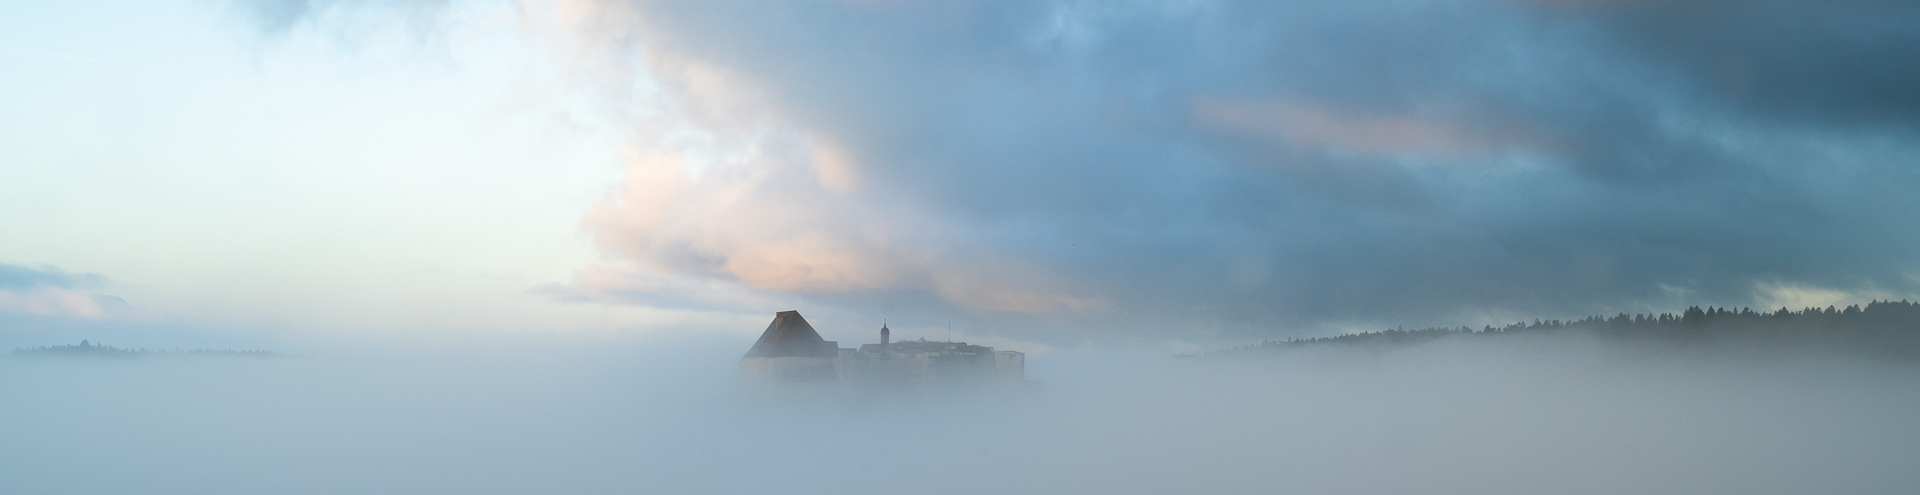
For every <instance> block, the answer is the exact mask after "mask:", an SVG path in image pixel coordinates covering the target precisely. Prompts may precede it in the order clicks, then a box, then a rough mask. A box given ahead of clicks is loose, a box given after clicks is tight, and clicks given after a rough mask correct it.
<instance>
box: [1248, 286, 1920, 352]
mask: <svg viewBox="0 0 1920 495" xmlns="http://www.w3.org/2000/svg"><path fill="white" fill-rule="evenodd" d="M1567 331H1585V332H1592V333H1593V334H1595V335H1598V336H1600V337H1603V338H1609V339H1619V340H1630V341H1640V342H1667V343H1707V342H1715V343H1745V344H1755V345H1769V344H1780V345H1793V346H1799V345H1827V346H1838V347H1845V348H1851V349H1853V350H1859V351H1864V352H1867V353H1871V354H1882V355H1890V356H1898V357H1920V302H1907V301H1905V300H1902V301H1874V302H1870V303H1867V305H1866V306H1864V307H1862V306H1859V305H1853V306H1847V307H1846V308H1834V307H1832V306H1828V307H1826V308H1825V309H1821V308H1804V309H1801V310H1799V311H1793V310H1789V309H1787V308H1780V309H1778V310H1775V311H1754V310H1753V309H1751V308H1741V309H1738V310H1735V309H1732V308H1719V307H1707V308H1701V307H1698V306H1696V307H1690V308H1687V310H1686V311H1683V312H1681V313H1679V314H1673V313H1660V314H1657V315H1656V314H1634V315H1628V314H1626V313H1621V314H1618V315H1614V316H1611V317H1603V316H1589V317H1587V318H1585V319H1580V320H1571V321H1562V320H1534V321H1533V323H1525V322H1522V323H1514V324H1511V325H1507V326H1503V327H1494V326H1486V327H1482V328H1480V329H1477V330H1476V329H1473V328H1471V327H1456V328H1444V327H1434V328H1421V329H1417V330H1405V329H1397V328H1396V329H1388V330H1383V331H1379V332H1367V333H1356V334H1347V335H1341V336H1338V337H1320V338H1309V339H1288V340H1270V341H1264V342H1261V343H1260V344H1256V345H1251V346H1246V347H1242V348H1240V349H1243V350H1262V349H1285V348H1292V347H1300V346H1311V345H1327V344H1352V345H1395V344H1410V343H1419V342H1427V341H1432V340H1438V339H1442V338H1454V337H1483V336H1496V335H1513V334H1528V333H1544V332H1567Z"/></svg>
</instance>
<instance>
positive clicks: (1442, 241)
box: [0, 0, 1920, 349]
mask: <svg viewBox="0 0 1920 495" xmlns="http://www.w3.org/2000/svg"><path fill="white" fill-rule="evenodd" d="M1916 23H1920V5H1915V4H1913V3H1911V2H1898V1H1881V0H1840V1H1825V2H1804V1H1732V0H1688V1H1679V2H1644V1H1632V0H1563V1H1547V0H1533V1H1523V0H1459V1H1358V2H1356V1H1311V0H1309V1H1297V2H1229V1H1137V2H1136V1H1127V2H1075V1H1052V2H1047V1H1041V2H964V1H956V2H911V1H890V0H843V1H806V2H774V3H768V2H743V1H731V0H714V1H703V2H652V1H596V0H555V1H539V0H529V1H525V2H512V1H504V0H476V1H464V0H397V1H374V0H266V1H258V0H162V1H147V2H129V1H106V0H102V1H80V2H59V3H19V2H16V4H11V5H6V6H0V108H3V109H4V110H5V111H4V112H0V178H3V179H4V180H0V264H4V265H0V321H4V322H5V324H6V325H9V326H10V328H12V329H13V331H12V332H10V334H9V336H8V337H7V338H8V339H9V340H8V342H0V344H11V345H45V344H50V343H59V342H41V340H47V339H52V338H55V337H58V338H60V339H66V338H67V337H71V336H75V335H81V334H87V335H112V336H114V337H115V338H118V339H122V340H121V341H122V342H129V343H139V344H142V345H145V344H147V343H149V342H151V344H152V345H162V344H166V343H172V344H173V345H188V344H183V342H188V341H192V342H208V341H220V342H225V341H245V340H247V339H269V340H270V339H292V338H300V339H325V338H334V337H341V338H348V337H351V338H362V337H373V338H386V337H394V338H415V337H419V338H443V337H448V336H459V335H473V334H489V335H491V334H515V335H519V334H530V333H531V334H543V333H556V332H558V333H584V334H624V333H635V332H638V333H649V332H655V333H657V332H678V333H716V334H725V335H731V336H744V337H750V336H751V335H752V334H754V333H756V332H757V331H758V330H759V329H760V327H761V326H763V325H764V323H763V322H764V321H766V320H767V319H768V316H769V313H772V312H775V311H782V310H788V309H799V310H801V311H802V312H803V313H805V314H807V315H808V317H809V319H810V320H813V321H814V322H815V324H816V326H818V327H821V328H822V330H823V333H826V334H827V335H828V338H833V339H839V340H841V341H843V342H864V341H866V340H870V339H871V338H872V336H870V335H867V333H869V332H868V331H867V330H868V329H869V328H877V327H878V324H879V323H880V322H881V321H882V320H885V321H887V322H888V323H889V324H890V325H892V326H893V328H895V329H896V331H897V332H898V333H896V334H895V335H896V337H906V338H917V337H928V338H939V337H941V336H943V335H945V333H944V332H946V331H947V328H948V327H949V326H952V327H953V328H954V331H955V332H956V333H958V334H959V335H960V336H961V337H962V338H966V339H972V340H974V341H982V342H998V343H1001V344H1002V345H1018V346H1026V347H1027V348H1030V349H1045V348H1053V347H1073V346H1084V345H1097V344H1098V343H1102V342H1133V343H1146V344H1149V345H1155V346H1161V347H1165V348H1175V349H1197V348H1206V347H1210V346H1211V347H1217V346H1221V345H1227V344H1231V343H1241V342H1247V341H1258V340H1260V339H1264V338H1284V337H1294V336H1324V335H1333V334H1339V333H1343V332H1352V331H1365V330H1376V329H1379V328H1385V327H1393V326H1407V327H1417V326H1429V325H1435V326H1458V325H1474V326H1478V325H1482V324H1502V323H1507V322H1512V321H1521V320H1530V319H1535V318H1544V319H1569V318H1579V317H1583V316H1586V315H1591V314H1613V313H1617V312H1629V313H1631V312H1668V311H1673V312H1677V311H1679V310H1680V309H1683V308H1685V307H1687V306H1692V305H1716V306H1734V307H1754V308H1756V309H1759V308H1769V309H1777V308H1779V307H1782V306H1786V307H1792V308H1795V309H1798V308H1800V307H1805V306H1825V305H1829V304H1838V305H1842V306H1844V305H1846V304H1856V303H1862V302H1866V301H1868V300H1873V299H1903V298H1904V299H1920V249H1916V248H1915V246H1920V229H1915V228H1913V226H1914V225H1920V167H1917V166H1916V165H1915V164H1920V66H1916V65H1914V64H1911V63H1905V61H1910V60H1915V59H1917V58H1920V30H1915V29H1913V28H1912V27H1911V26H1913V25H1916ZM167 335H174V336H179V335H186V336H189V337H177V338H175V337H163V336H167ZM395 336H400V337H395ZM169 339H172V340H169ZM863 339H864V340H863Z"/></svg>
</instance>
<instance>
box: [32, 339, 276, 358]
mask: <svg viewBox="0 0 1920 495" xmlns="http://www.w3.org/2000/svg"><path fill="white" fill-rule="evenodd" d="M13 355H14V356H19V357H103V358H139V357H147V356H156V355H177V356H190V355H199V356H245V357H271V356H277V355H279V354H277V353H274V352H272V351H257V350H233V349H187V350H181V349H173V350H147V349H146V348H140V349H128V348H121V347H114V346H110V345H97V344H94V343H93V342H90V341H86V340H82V341H80V343H79V344H70V345H54V346H41V347H18V348H14V350H13Z"/></svg>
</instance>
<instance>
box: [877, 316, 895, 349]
mask: <svg viewBox="0 0 1920 495" xmlns="http://www.w3.org/2000/svg"><path fill="white" fill-rule="evenodd" d="M892 338H893V331H891V330H887V323H886V322H884V321H883V322H880V347H881V348H883V349H884V348H886V347H887V342H888V341H889V340H891V339H892Z"/></svg>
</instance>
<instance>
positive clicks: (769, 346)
mask: <svg viewBox="0 0 1920 495" xmlns="http://www.w3.org/2000/svg"><path fill="white" fill-rule="evenodd" d="M839 353H840V345H839V344H838V343H836V342H833V341H830V340H827V339H824V338H821V337H820V332H815V331H814V330H813V325H809V324H807V319H806V318H801V317H800V312H799V311H781V312H779V313H774V314H773V323H769V324H767V331H765V332H761V333H760V340H759V341H756V342H754V343H753V348H752V349H747V355H745V356H741V357H742V358H757V357H825V358H830V357H834V356H836V355H838V354H839Z"/></svg>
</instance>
